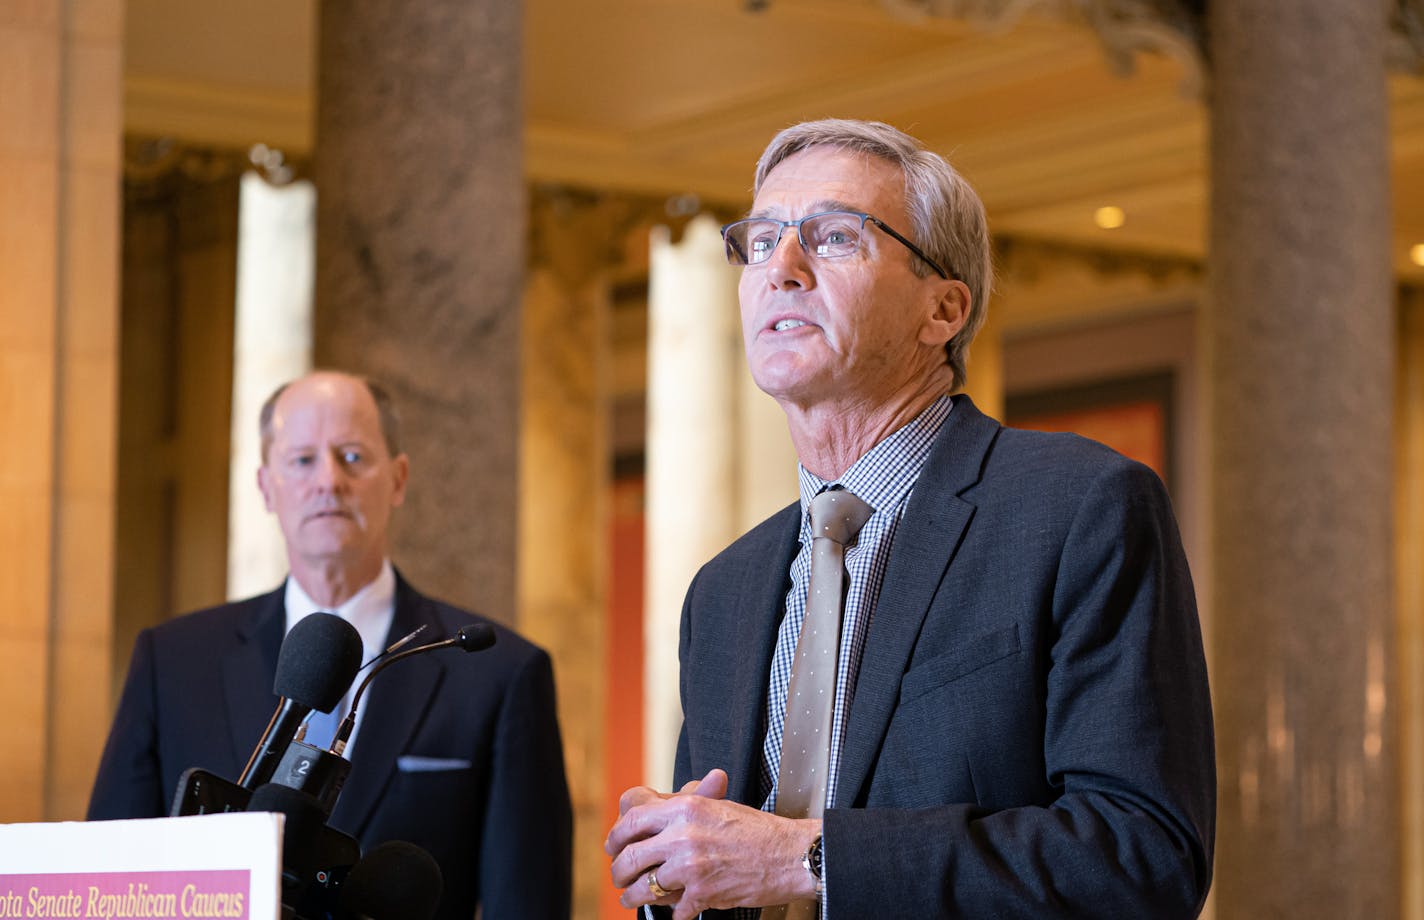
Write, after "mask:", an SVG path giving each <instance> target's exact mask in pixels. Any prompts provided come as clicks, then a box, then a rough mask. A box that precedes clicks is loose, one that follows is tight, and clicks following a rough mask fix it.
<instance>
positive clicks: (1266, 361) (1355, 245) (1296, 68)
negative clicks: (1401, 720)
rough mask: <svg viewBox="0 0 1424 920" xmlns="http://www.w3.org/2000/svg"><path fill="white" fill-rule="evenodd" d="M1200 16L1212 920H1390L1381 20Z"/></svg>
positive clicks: (1388, 311)
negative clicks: (1212, 710)
mask: <svg viewBox="0 0 1424 920" xmlns="http://www.w3.org/2000/svg"><path fill="white" fill-rule="evenodd" d="M1207 8H1208V13H1207V17H1208V18H1207V34H1208V35H1209V36H1210V46H1209V50H1208V54H1207V58H1208V60H1209V61H1210V79H1211V86H1210V117H1211V156H1210V162H1211V174H1212V191H1211V236H1210V254H1211V258H1210V267H1209V279H1210V280H1209V298H1208V301H1209V303H1208V307H1207V309H1208V314H1207V322H1206V323H1205V327H1206V330H1207V336H1208V356H1207V357H1208V362H1209V363H1208V376H1209V378H1210V380H1211V387H1212V393H1211V396H1210V401H1209V405H1210V415H1211V419H1212V425H1213V429H1214V431H1213V456H1212V476H1213V479H1214V491H1213V498H1212V509H1211V510H1212V519H1213V520H1212V524H1211V528H1212V534H1213V538H1212V555H1213V560H1214V566H1215V582H1214V585H1213V586H1212V587H1213V599H1214V604H1213V610H1214V624H1213V631H1214V638H1213V649H1212V651H1213V654H1212V665H1213V675H1212V676H1213V687H1212V690H1213V698H1214V701H1215V705H1216V713H1217V744H1218V766H1219V773H1220V777H1219V779H1220V805H1219V809H1218V821H1219V825H1218V830H1217V854H1216V895H1217V914H1218V916H1219V917H1220V918H1222V920H1232V918H1237V917H1242V918H1256V917H1294V916H1302V917H1307V916H1308V917H1334V918H1350V917H1361V918H1364V917H1368V918H1387V917H1393V916H1397V915H1398V913H1399V902H1400V883H1399V860H1398V852H1397V842H1398V840H1399V823H1400V818H1399V812H1398V808H1397V803H1398V795H1397V791H1396V776H1395V766H1394V756H1395V751H1394V743H1393V734H1394V732H1393V727H1392V722H1393V721H1394V719H1395V718H1396V716H1395V710H1396V707H1397V702H1396V700H1395V698H1394V697H1393V694H1392V687H1393V684H1392V682H1391V672H1392V670H1393V662H1392V656H1393V654H1394V648H1395V646H1394V636H1395V628H1394V613H1393V607H1392V603H1393V590H1392V583H1391V558H1392V555H1393V551H1394V548H1393V544H1392V530H1391V497H1392V496H1391V492H1392V489H1391V473H1392V453H1391V406H1392V402H1393V395H1394V391H1393V386H1394V381H1393V377H1392V373H1393V366H1394V354H1393V310H1392V300H1393V298H1392V290H1391V280H1390V262H1389V253H1390V239H1389V213H1390V205H1389V162H1388V159H1387V141H1388V133H1387V124H1386V96H1385V49H1384V42H1385V36H1386V20H1385V15H1386V5H1385V4H1382V3H1339V2H1337V0H1232V2H1230V3H1210V4H1207Z"/></svg>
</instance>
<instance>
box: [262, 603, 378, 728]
mask: <svg viewBox="0 0 1424 920" xmlns="http://www.w3.org/2000/svg"><path fill="white" fill-rule="evenodd" d="M361 651H362V649H361V634H360V633H358V632H357V631H356V627H354V626H352V625H351V624H350V623H348V622H346V621H345V620H343V619H341V617H339V616H336V615H335V614H331V613H313V614H311V615H310V616H305V617H302V619H300V620H298V621H297V625H295V626H293V627H292V628H291V630H290V631H289V632H288V633H287V638H285V639H283V640H282V650H281V651H280V652H278V654H277V678H276V680H274V681H273V682H272V692H273V693H275V694H277V695H278V696H280V697H284V698H286V699H289V700H295V701H296V702H298V703H301V704H302V705H303V706H310V707H311V708H312V709H315V710H317V711H318V712H331V710H332V709H333V708H335V706H336V704H337V703H339V702H341V698H342V697H343V696H345V695H346V691H347V690H349V689H350V688H351V681H352V680H354V679H355V677H356V672H357V671H358V670H360V668H361Z"/></svg>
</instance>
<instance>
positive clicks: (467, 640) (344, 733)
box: [329, 623, 495, 757]
mask: <svg viewBox="0 0 1424 920" xmlns="http://www.w3.org/2000/svg"><path fill="white" fill-rule="evenodd" d="M494 642H495V634H494V628H493V627H491V626H490V625H489V624H488V623H471V624H469V625H468V626H461V627H460V628H459V629H458V630H457V631H456V632H455V635H453V636H451V637H450V638H449V639H444V640H441V641H440V642H431V643H430V644H428V645H418V646H416V647H415V648H411V649H406V650H405V651H403V652H397V653H396V654H394V655H391V656H389V657H387V658H383V659H381V660H380V661H378V662H376V666H375V667H373V668H372V669H371V673H370V674H367V675H366V679H365V680H363V681H361V686H359V687H357V688H356V695H355V696H353V697H352V698H351V709H350V710H349V711H348V712H347V713H346V718H344V719H342V720H341V725H340V727H338V728H337V729H336V737H334V738H333V739H332V741H331V748H330V751H329V753H332V754H335V755H336V756H337V757H340V756H341V752H342V751H344V750H346V742H347V740H348V739H349V738H350V737H351V732H352V731H354V730H355V728H356V707H357V706H358V705H359V704H360V702H361V696H362V694H364V693H365V692H366V688H367V687H368V686H370V684H371V681H372V679H374V678H375V676H376V675H377V674H379V673H381V672H382V671H384V670H385V669H386V668H388V667H390V666H391V665H393V664H395V663H396V662H397V661H400V660H401V659H403V658H409V657H410V656H411V655H420V654H423V653H425V652H433V651H436V650H438V649H442V648H459V649H462V650H464V651H466V652H482V651H484V650H485V649H487V648H489V647H490V646H491V645H494Z"/></svg>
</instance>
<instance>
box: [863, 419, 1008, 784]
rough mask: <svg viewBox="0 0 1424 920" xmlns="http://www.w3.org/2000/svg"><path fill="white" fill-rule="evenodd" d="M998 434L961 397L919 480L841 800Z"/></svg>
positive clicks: (869, 755)
mask: <svg viewBox="0 0 1424 920" xmlns="http://www.w3.org/2000/svg"><path fill="white" fill-rule="evenodd" d="M998 433H999V424H998V423H997V422H995V421H994V420H993V419H990V418H988V417H987V416H985V415H983V414H982V413H980V412H979V410H978V409H976V408H975V407H974V404H973V403H972V402H970V401H969V399H968V397H965V396H957V397H955V406H954V411H953V412H951V413H950V415H949V418H948V419H947V420H946V421H945V423H944V427H943V428H942V429H941V430H940V433H939V435H938V436H937V437H936V440H935V445H934V448H933V449H932V450H931V452H930V456H929V459H928V460H927V461H926V462H925V467H924V470H923V471H922V472H921V473H920V477H919V479H918V480H917V481H916V483H915V488H914V494H913V495H912V496H911V497H910V503H909V506H908V507H907V508H906V509H905V516H904V518H903V519H902V520H901V521H900V526H899V529H898V531H897V533H896V534H895V543H894V546H893V547H892V548H891V551H890V561H889V565H888V566H887V568H886V570H885V581H884V583H883V584H882V586H881V588H880V597H879V599H878V600H877V602H876V606H875V614H874V617H873V619H872V620H871V623H870V632H869V633H868V635H867V636H866V642H865V652H864V654H863V657H862V658H861V662H860V670H859V676H858V677H857V680H856V689H855V698H854V700H853V701H852V703H851V709H850V715H849V719H848V722H847V725H846V732H845V742H844V747H843V749H842V751H841V763H840V775H839V778H838V780H837V783H836V801H835V804H836V805H837V806H841V807H845V806H848V805H850V804H851V803H853V802H855V801H856V799H857V797H858V796H859V795H860V792H861V787H862V786H863V785H864V783H865V781H866V778H867V776H868V774H869V772H870V767H871V765H872V764H873V763H874V760H875V757H876V755H877V753H878V752H879V750H880V744H881V742H882V741H883V740H884V737H885V731H886V729H887V728H888V726H889V724H890V717H891V715H892V714H893V713H894V710H895V703H896V701H897V699H898V698H899V694H900V678H901V677H902V675H903V674H904V672H905V668H906V665H907V664H908V663H909V660H910V653H911V651H912V650H913V649H914V645H915V640H916V638H917V637H918V636H919V634H920V627H921V625H922V624H923V623H924V619H925V615H926V614H927V613H928V612H929V607H930V602H931V601H932V600H933V599H934V595H935V591H936V590H937V589H938V588H939V585H940V582H941V581H942V580H943V579H944V577H945V572H946V570H947V569H948V567H949V564H950V561H951V560H952V559H953V557H954V553H955V551H956V550H957V549H958V547H959V541H960V539H961V538H962V537H963V535H964V530H965V528H966V527H967V526H968V525H969V520H970V518H971V517H972V516H973V514H974V505H972V504H971V503H969V502H967V501H965V500H964V499H962V498H960V497H959V493H961V492H963V491H964V490H965V489H967V488H969V487H970V486H972V485H974V484H975V483H976V482H978V480H979V476H980V472H981V470H982V467H983V463H984V457H985V455H986V454H987V453H988V450H989V447H990V445H991V444H992V443H993V441H994V438H995V437H996V436H997V435H998Z"/></svg>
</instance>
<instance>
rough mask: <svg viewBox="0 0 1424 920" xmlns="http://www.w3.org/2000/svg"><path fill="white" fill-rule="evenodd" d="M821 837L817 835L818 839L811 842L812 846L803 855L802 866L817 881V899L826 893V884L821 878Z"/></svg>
mask: <svg viewBox="0 0 1424 920" xmlns="http://www.w3.org/2000/svg"><path fill="white" fill-rule="evenodd" d="M821 836H822V835H820V834H817V835H816V839H815V840H812V841H811V845H810V846H809V847H807V848H806V852H805V853H802V854H801V865H803V866H805V867H806V871H807V872H809V873H811V877H812V878H814V879H815V880H816V897H818V898H819V897H820V896H821V895H822V894H824V893H825V890H826V883H825V882H824V881H823V880H822V878H821Z"/></svg>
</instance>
